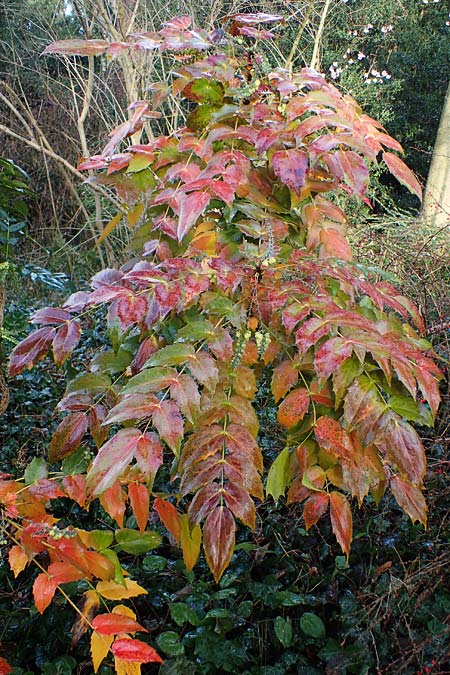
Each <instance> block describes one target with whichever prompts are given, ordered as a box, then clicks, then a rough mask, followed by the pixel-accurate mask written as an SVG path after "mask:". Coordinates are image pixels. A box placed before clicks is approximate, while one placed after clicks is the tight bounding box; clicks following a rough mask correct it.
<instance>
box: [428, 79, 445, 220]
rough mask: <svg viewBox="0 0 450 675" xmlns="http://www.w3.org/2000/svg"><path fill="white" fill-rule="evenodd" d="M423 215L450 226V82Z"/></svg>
mask: <svg viewBox="0 0 450 675" xmlns="http://www.w3.org/2000/svg"><path fill="white" fill-rule="evenodd" d="M422 216H423V218H424V219H425V220H426V222H427V223H429V224H431V225H433V226H434V227H438V228H444V227H449V228H450V83H449V86H448V89H447V95H446V97H445V101H444V108H443V110H442V114H441V120H440V122H439V127H438V132H437V135H436V141H435V144H434V150H433V156H432V158H431V165H430V170H429V172H428V178H427V184H426V186H425V193H424V198H423V207H422Z"/></svg>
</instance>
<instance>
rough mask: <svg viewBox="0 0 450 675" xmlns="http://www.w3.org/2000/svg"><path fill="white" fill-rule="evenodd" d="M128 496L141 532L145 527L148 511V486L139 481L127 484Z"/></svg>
mask: <svg viewBox="0 0 450 675" xmlns="http://www.w3.org/2000/svg"><path fill="white" fill-rule="evenodd" d="M128 498H129V500H130V504H131V508H132V509H133V513H134V517H135V518H136V522H137V524H138V527H139V532H141V533H142V532H143V531H144V530H145V528H146V527H147V521H148V513H149V511H150V494H149V491H148V488H147V487H146V486H145V485H141V484H140V483H130V485H129V486H128Z"/></svg>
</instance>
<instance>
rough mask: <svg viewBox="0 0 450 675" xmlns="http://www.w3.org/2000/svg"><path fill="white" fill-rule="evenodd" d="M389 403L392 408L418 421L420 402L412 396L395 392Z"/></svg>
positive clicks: (413, 420)
mask: <svg viewBox="0 0 450 675" xmlns="http://www.w3.org/2000/svg"><path fill="white" fill-rule="evenodd" d="M388 405H389V407H390V408H391V410H394V412H396V413H398V414H399V415H401V416H402V417H405V418H406V419H407V420H411V421H412V422H418V421H419V418H420V408H419V404H418V403H417V402H416V401H415V400H414V399H412V398H411V397H410V396H404V395H401V394H394V395H393V396H390V397H389V401H388Z"/></svg>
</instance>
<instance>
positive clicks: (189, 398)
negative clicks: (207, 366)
mask: <svg viewBox="0 0 450 675" xmlns="http://www.w3.org/2000/svg"><path fill="white" fill-rule="evenodd" d="M216 370H217V369H216ZM170 396H171V398H172V399H173V400H174V401H175V403H176V404H177V406H178V407H179V408H180V410H181V412H182V413H183V415H185V416H186V418H187V419H188V420H189V422H191V424H193V423H194V420H195V419H196V418H197V415H198V411H199V408H200V393H199V391H198V387H197V385H196V384H195V382H194V380H193V379H192V377H190V376H189V375H186V374H184V373H183V374H181V375H178V376H177V377H176V379H174V380H172V381H171V383H170Z"/></svg>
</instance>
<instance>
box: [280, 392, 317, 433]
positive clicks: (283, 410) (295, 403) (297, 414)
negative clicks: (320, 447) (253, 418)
mask: <svg viewBox="0 0 450 675" xmlns="http://www.w3.org/2000/svg"><path fill="white" fill-rule="evenodd" d="M309 402H310V397H309V393H308V391H307V390H306V389H304V388H303V387H300V388H299V389H294V391H291V392H290V394H288V395H287V396H286V398H285V399H284V401H283V402H282V403H281V405H280V407H279V408H278V414H277V417H278V422H279V423H280V424H281V426H283V427H286V428H287V429H289V428H290V427H293V426H294V425H295V424H297V423H298V422H300V420H302V419H303V418H304V416H305V414H306V413H307V411H308V408H309Z"/></svg>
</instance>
